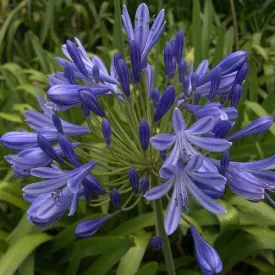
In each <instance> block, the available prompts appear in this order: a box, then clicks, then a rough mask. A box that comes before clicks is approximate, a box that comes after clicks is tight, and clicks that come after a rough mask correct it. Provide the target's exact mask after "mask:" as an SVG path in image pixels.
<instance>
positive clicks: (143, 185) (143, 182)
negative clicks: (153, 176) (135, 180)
mask: <svg viewBox="0 0 275 275" xmlns="http://www.w3.org/2000/svg"><path fill="white" fill-rule="evenodd" d="M140 187H141V192H142V194H143V195H144V194H145V193H146V192H147V191H148V189H149V179H148V177H142V179H141V182H140Z"/></svg>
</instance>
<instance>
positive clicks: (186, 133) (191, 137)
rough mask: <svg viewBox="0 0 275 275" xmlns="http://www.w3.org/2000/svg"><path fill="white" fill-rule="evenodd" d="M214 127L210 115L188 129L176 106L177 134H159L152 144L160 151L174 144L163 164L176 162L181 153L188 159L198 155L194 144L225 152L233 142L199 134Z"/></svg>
mask: <svg viewBox="0 0 275 275" xmlns="http://www.w3.org/2000/svg"><path fill="white" fill-rule="evenodd" d="M213 127H214V119H213V117H211V116H208V117H203V118H201V119H199V120H198V121H197V122H195V123H194V124H193V125H191V127H190V128H189V129H186V125H185V120H184V118H183V115H182V113H181V111H180V110H179V109H178V108H175V110H174V112H173V128H174V132H175V135H172V134H158V135H156V136H154V137H152V138H151V144H152V146H153V147H154V148H155V149H157V150H159V151H163V150H166V149H168V148H169V147H171V146H172V145H174V148H173V149H172V151H171V153H170V155H169V156H168V157H167V158H166V160H165V162H164V164H163V166H167V165H170V164H176V163H177V162H178V160H179V157H180V155H181V156H182V159H183V160H186V158H187V157H188V156H192V155H197V154H198V151H197V150H196V149H195V148H194V147H193V146H192V144H193V145H195V146H197V147H200V148H201V149H204V150H207V151H210V152H223V151H225V150H227V149H228V148H229V147H230V146H231V142H228V141H227V140H225V139H220V138H212V137H200V136H198V135H201V134H205V133H207V132H209V131H211V130H212V129H213Z"/></svg>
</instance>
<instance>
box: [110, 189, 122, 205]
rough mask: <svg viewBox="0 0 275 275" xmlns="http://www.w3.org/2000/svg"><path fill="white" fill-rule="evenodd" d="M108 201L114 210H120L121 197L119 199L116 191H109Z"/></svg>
mask: <svg viewBox="0 0 275 275" xmlns="http://www.w3.org/2000/svg"><path fill="white" fill-rule="evenodd" d="M110 199H111V203H112V205H113V206H114V207H115V208H116V209H121V197H120V193H119V192H118V191H117V190H116V189H113V190H112V191H111V193H110Z"/></svg>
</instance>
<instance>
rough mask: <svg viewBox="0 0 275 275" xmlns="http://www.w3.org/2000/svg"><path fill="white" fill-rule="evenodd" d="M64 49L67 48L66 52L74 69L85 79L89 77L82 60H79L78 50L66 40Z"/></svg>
mask: <svg viewBox="0 0 275 275" xmlns="http://www.w3.org/2000/svg"><path fill="white" fill-rule="evenodd" d="M66 47H67V51H68V53H69V55H70V57H71V58H72V60H73V62H74V64H75V65H76V67H77V68H78V70H79V71H80V72H81V73H82V74H83V75H84V76H86V77H89V74H88V71H87V69H86V67H85V65H84V63H83V60H82V59H81V56H80V53H79V50H78V48H77V47H76V45H75V44H74V43H73V42H72V41H70V40H67V41H66Z"/></svg>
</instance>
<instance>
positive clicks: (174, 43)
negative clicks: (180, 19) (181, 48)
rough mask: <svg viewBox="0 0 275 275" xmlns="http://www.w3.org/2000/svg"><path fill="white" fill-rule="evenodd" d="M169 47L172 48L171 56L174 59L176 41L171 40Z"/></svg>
mask: <svg viewBox="0 0 275 275" xmlns="http://www.w3.org/2000/svg"><path fill="white" fill-rule="evenodd" d="M170 45H171V47H172V56H174V57H175V56H176V40H175V38H174V39H171V41H170Z"/></svg>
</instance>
